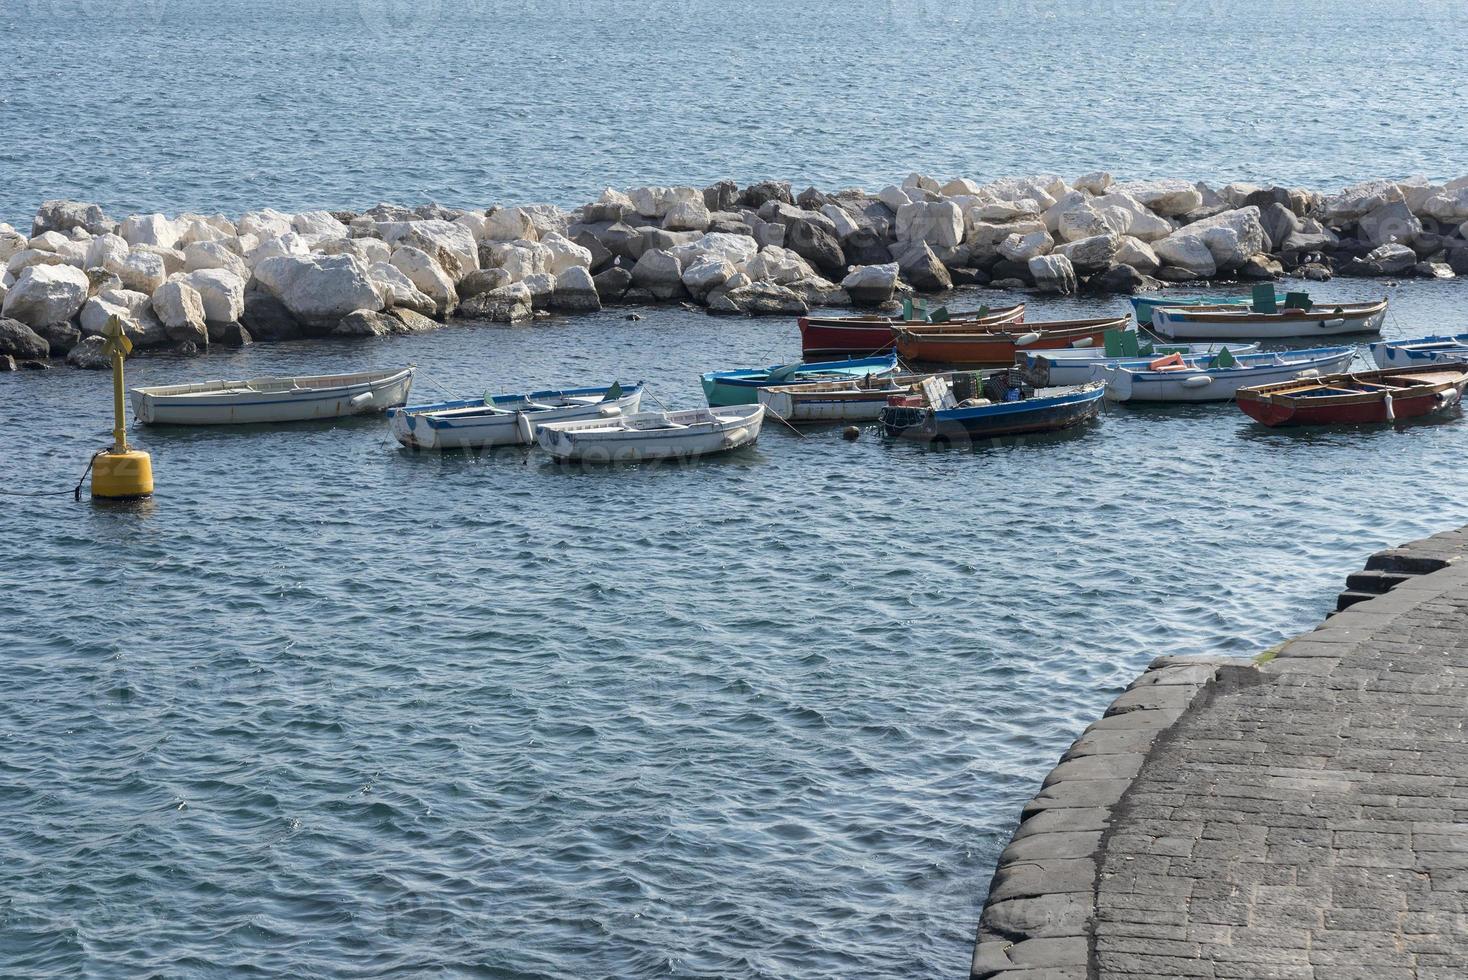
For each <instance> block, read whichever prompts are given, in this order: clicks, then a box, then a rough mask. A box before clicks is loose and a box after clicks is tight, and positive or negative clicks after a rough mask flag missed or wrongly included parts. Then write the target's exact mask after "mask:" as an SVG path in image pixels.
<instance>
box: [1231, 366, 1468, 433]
mask: <svg viewBox="0 0 1468 980" xmlns="http://www.w3.org/2000/svg"><path fill="white" fill-rule="evenodd" d="M1465 385H1468V364H1464V363H1462V362H1459V363H1452V364H1439V365H1435V366H1431V367H1415V368H1394V369H1392V370H1388V371H1367V372H1363V373H1361V374H1332V375H1326V376H1324V377H1319V378H1305V379H1301V380H1298V381H1286V382H1282V383H1280V384H1272V385H1259V386H1257V387H1250V388H1242V389H1240V390H1239V394H1238V400H1239V408H1241V409H1243V411H1244V414H1246V415H1248V416H1249V417H1250V418H1252V419H1255V420H1257V421H1259V422H1263V423H1264V424H1265V425H1270V426H1281V425H1361V424H1368V423H1372V422H1392V421H1397V420H1400V419H1410V418H1419V417H1421V416H1423V415H1427V414H1429V413H1431V412H1436V411H1441V410H1443V409H1446V408H1450V407H1452V406H1453V405H1457V404H1459V403H1460V402H1461V401H1462V399H1463V388H1464V386H1465Z"/></svg>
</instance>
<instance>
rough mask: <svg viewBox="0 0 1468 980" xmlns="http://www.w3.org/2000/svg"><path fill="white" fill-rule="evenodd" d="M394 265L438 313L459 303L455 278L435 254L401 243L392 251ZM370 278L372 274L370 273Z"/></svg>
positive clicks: (445, 311)
mask: <svg viewBox="0 0 1468 980" xmlns="http://www.w3.org/2000/svg"><path fill="white" fill-rule="evenodd" d="M391 262H392V266H393V268H395V269H397V270H398V271H399V272H401V273H402V274H403V275H405V276H407V277H408V280H409V281H410V282H412V284H413V285H414V286H415V287H416V288H417V289H418V291H419V292H421V293H423V294H424V295H425V296H427V297H428V298H429V299H431V300H433V304H434V307H435V309H436V312H438V313H447V312H448V311H450V310H452V309H453V308H454V307H456V306H458V305H459V294H458V291H457V290H455V289H454V280H453V279H452V278H451V277H450V276H449V274H448V273H447V272H445V271H444V269H443V267H442V266H440V265H439V264H438V262H437V261H436V260H435V259H434V257H433V256H431V255H429V254H428V253H427V252H425V251H423V250H422V249H421V248H414V247H413V246H412V245H399V246H398V247H397V248H396V249H395V250H394V251H393V253H392V260H391ZM368 278H369V279H370V278H371V276H370V275H369V276H368Z"/></svg>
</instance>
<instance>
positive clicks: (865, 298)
mask: <svg viewBox="0 0 1468 980" xmlns="http://www.w3.org/2000/svg"><path fill="white" fill-rule="evenodd" d="M899 272H900V268H899V267H898V265H897V263H896V262H888V263H885V264H883V265H859V266H857V267H856V268H854V269H852V270H851V272H850V273H849V274H847V276H846V278H845V279H843V280H841V288H842V289H844V290H846V292H847V294H848V295H849V296H850V297H851V301H852V302H853V303H855V304H856V305H857V306H884V305H886V304H887V303H890V302H891V301H892V294H893V293H894V292H896V290H897V280H898V275H899Z"/></svg>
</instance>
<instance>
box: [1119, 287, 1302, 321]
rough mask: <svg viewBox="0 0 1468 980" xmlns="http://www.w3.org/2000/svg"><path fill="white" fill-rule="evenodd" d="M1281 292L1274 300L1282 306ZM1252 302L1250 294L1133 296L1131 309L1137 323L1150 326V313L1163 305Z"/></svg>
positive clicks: (1245, 303)
mask: <svg viewBox="0 0 1468 980" xmlns="http://www.w3.org/2000/svg"><path fill="white" fill-rule="evenodd" d="M1286 299H1287V298H1286V297H1285V296H1284V295H1283V294H1280V293H1276V294H1275V295H1274V301H1275V302H1276V303H1278V304H1279V305H1281V306H1283V305H1284V303H1285V302H1286ZM1253 302H1254V298H1253V297H1252V296H1133V297H1132V310H1133V311H1134V312H1135V313H1136V315H1137V323H1138V324H1140V325H1141V326H1144V327H1145V326H1150V325H1151V323H1152V314H1153V313H1155V312H1156V311H1157V310H1159V309H1162V308H1164V307H1176V306H1242V307H1247V306H1250V305H1251V304H1252V303H1253Z"/></svg>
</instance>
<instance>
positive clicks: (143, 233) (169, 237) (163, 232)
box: [119, 214, 178, 248]
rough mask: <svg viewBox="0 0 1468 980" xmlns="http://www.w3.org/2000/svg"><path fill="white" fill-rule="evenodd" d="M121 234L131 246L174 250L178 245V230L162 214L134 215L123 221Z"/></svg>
mask: <svg viewBox="0 0 1468 980" xmlns="http://www.w3.org/2000/svg"><path fill="white" fill-rule="evenodd" d="M119 234H121V235H122V237H123V238H124V239H126V240H127V243H128V244H129V245H160V246H162V247H163V248H173V247H174V246H176V245H177V244H178V228H177V227H176V226H175V225H174V223H173V222H172V221H169V220H168V219H167V218H166V217H164V216H163V215H161V214H135V215H132V216H131V217H129V218H127V219H125V220H124V221H123V223H122V228H121V230H120V231H119Z"/></svg>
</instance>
